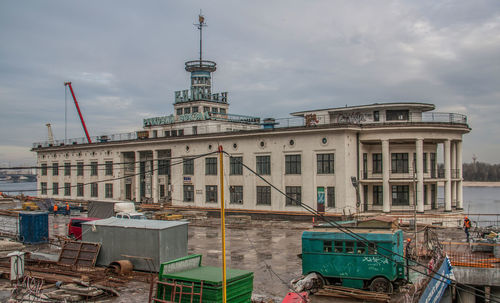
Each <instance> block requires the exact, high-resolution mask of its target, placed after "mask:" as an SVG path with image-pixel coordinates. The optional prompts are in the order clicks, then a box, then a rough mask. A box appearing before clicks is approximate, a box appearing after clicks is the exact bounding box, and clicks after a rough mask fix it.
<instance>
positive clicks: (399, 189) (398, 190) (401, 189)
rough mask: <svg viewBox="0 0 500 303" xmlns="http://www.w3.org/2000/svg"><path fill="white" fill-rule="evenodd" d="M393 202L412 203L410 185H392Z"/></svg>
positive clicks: (397, 203)
mask: <svg viewBox="0 0 500 303" xmlns="http://www.w3.org/2000/svg"><path fill="white" fill-rule="evenodd" d="M392 204H393V205H410V194H409V187H408V185H393V186H392Z"/></svg>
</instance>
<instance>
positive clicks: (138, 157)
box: [134, 151, 141, 202]
mask: <svg viewBox="0 0 500 303" xmlns="http://www.w3.org/2000/svg"><path fill="white" fill-rule="evenodd" d="M140 160H141V153H140V152H138V151H136V152H135V171H134V177H135V202H141V161H140Z"/></svg>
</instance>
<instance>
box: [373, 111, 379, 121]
mask: <svg viewBox="0 0 500 303" xmlns="http://www.w3.org/2000/svg"><path fill="white" fill-rule="evenodd" d="M373 121H375V122H378V121H380V112H379V111H378V110H376V111H374V112H373Z"/></svg>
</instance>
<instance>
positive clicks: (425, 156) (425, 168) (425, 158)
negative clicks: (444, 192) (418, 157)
mask: <svg viewBox="0 0 500 303" xmlns="http://www.w3.org/2000/svg"><path fill="white" fill-rule="evenodd" d="M422 159H423V162H424V173H427V172H428V169H427V153H424V154H423V158H422Z"/></svg>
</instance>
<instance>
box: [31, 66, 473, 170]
mask: <svg viewBox="0 0 500 303" xmlns="http://www.w3.org/2000/svg"><path fill="white" fill-rule="evenodd" d="M190 62H195V63H192V64H193V66H195V65H196V62H198V63H197V64H198V65H199V61H190ZM190 62H186V66H188V63H189V64H190V65H189V66H191V63H190ZM203 62H209V61H203ZM214 64H215V63H214ZM219 116H226V117H227V119H226V121H231V122H245V123H251V124H257V123H259V118H256V117H248V116H241V115H235V114H220V113H219V114H217V118H216V117H214V119H211V120H221V118H220V117H219ZM314 117H315V120H313V122H312V123H311V121H309V123H308V126H316V125H353V124H378V123H380V124H383V123H384V122H375V121H368V120H366V119H365V118H363V117H362V118H359V116H356V119H354V120H349V119H348V118H344V119H341V120H338V119H333V120H332V116H331V115H315V116H314ZM248 119H251V121H249V120H248ZM245 120H246V121H245ZM305 120H306V119H305V118H304V117H291V118H278V119H275V120H274V123H273V124H274V125H273V127H274V128H290V127H304V126H306V121H305ZM339 121H340V122H339ZM405 122H415V123H417V122H423V123H451V124H467V116H465V115H462V114H454V113H432V112H431V113H428V112H426V113H422V114H421V115H420V114H419V115H410V116H409V117H408V120H397V121H388V122H387V123H405ZM91 139H92V142H110V141H111V142H113V141H125V140H134V139H137V133H136V132H132V133H122V134H113V135H106V136H94V137H91ZM85 143H87V139H86V138H84V137H82V138H76V139H67V140H55V141H54V143H49V142H48V141H47V142H36V143H33V148H40V147H50V146H60V145H72V144H85ZM436 173H437V178H444V170H442V171H441V170H436V171H433V170H431V178H435V174H436ZM455 175H456V176H457V177H453V178H458V174H455Z"/></svg>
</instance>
